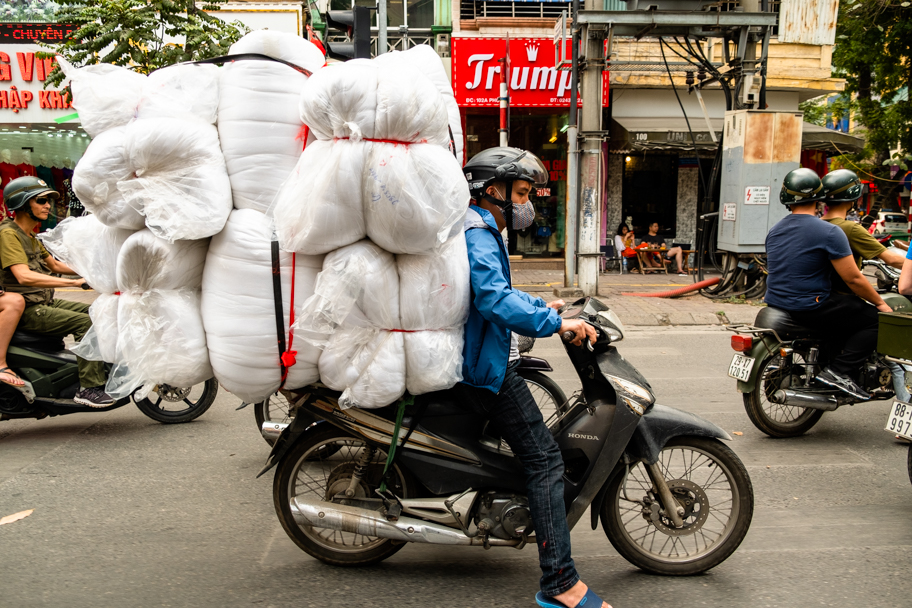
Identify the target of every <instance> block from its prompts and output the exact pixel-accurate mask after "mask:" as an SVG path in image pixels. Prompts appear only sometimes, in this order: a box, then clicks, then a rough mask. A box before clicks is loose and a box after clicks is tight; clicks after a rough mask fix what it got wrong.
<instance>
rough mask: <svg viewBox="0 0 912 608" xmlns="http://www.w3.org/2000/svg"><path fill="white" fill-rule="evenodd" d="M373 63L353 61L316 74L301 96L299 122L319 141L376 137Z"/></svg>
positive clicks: (360, 60) (375, 69)
mask: <svg viewBox="0 0 912 608" xmlns="http://www.w3.org/2000/svg"><path fill="white" fill-rule="evenodd" d="M378 77H379V70H378V69H377V64H376V63H375V62H374V61H371V60H368V59H356V60H354V61H346V62H345V63H342V64H336V65H333V66H332V67H330V68H328V69H325V70H320V71H319V72H316V73H315V74H314V75H313V76H311V77H310V79H309V80H308V81H307V86H305V87H304V91H303V92H302V93H301V99H300V103H301V106H300V113H301V119H302V120H303V121H304V124H306V125H307V126H308V127H310V128H311V129H312V130H313V132H314V134H315V135H316V136H317V138H318V139H327V140H329V139H334V138H349V137H351V138H354V139H356V140H357V139H360V138H376V137H380V135H379V134H378V133H377V132H376V131H375V128H374V123H375V122H376V117H377V78H378Z"/></svg>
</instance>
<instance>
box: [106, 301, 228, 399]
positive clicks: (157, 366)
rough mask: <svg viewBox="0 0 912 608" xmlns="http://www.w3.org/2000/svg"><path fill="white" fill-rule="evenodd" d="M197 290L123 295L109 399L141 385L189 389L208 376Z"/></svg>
mask: <svg viewBox="0 0 912 608" xmlns="http://www.w3.org/2000/svg"><path fill="white" fill-rule="evenodd" d="M199 297H200V296H199V292H197V291H191V290H187V289H181V290H168V291H163V290H152V291H146V292H125V293H122V294H121V295H120V296H119V303H118V314H117V317H118V318H117V323H118V331H119V336H118V350H119V355H120V360H119V362H118V365H117V366H115V368H114V369H113V370H112V372H111V375H110V377H109V378H108V383H107V385H106V386H105V391H106V392H107V393H108V394H109V395H111V396H112V397H114V398H121V397H125V396H127V395H129V394H131V393H132V392H133V391H134V390H135V389H137V388H139V387H142V386H149V385H155V384H168V385H171V386H174V387H190V386H193V385H195V384H199V383H200V382H204V381H206V380H208V379H209V378H211V377H212V368H211V367H210V365H209V353H208V350H207V349H206V334H205V332H204V331H203V321H202V318H201V317H200V302H199Z"/></svg>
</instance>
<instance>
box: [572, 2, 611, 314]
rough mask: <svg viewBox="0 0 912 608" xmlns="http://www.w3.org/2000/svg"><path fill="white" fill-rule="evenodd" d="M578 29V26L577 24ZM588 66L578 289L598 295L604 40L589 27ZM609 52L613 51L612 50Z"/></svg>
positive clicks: (594, 6)
mask: <svg viewBox="0 0 912 608" xmlns="http://www.w3.org/2000/svg"><path fill="white" fill-rule="evenodd" d="M602 6H603V3H602V1H601V0H586V10H599V9H601V8H602ZM574 26H576V23H574ZM587 29H588V32H587V35H586V36H585V40H584V43H585V58H586V65H585V69H584V70H583V74H582V79H581V80H582V82H581V85H582V89H583V111H582V120H580V134H581V136H582V140H583V141H582V145H581V146H580V160H579V165H580V166H579V173H580V178H579V219H578V222H579V247H578V250H579V255H578V257H579V263H578V264H577V267H578V270H577V272H578V274H579V288H580V289H581V290H582V291H583V293H584V294H585V295H587V296H594V295H597V294H598V256H599V254H600V251H599V225H600V223H601V217H602V209H601V193H602V182H603V180H604V178H603V176H602V166H603V162H602V134H601V131H602V70H603V68H604V57H603V49H604V41H603V39H602V38H601V37H600V36H598V35H597V34H598V32H593V31H592V29H591V28H587ZM609 52H610V51H609Z"/></svg>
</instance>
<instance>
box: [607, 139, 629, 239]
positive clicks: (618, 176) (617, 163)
mask: <svg viewBox="0 0 912 608" xmlns="http://www.w3.org/2000/svg"><path fill="white" fill-rule="evenodd" d="M605 179H606V183H605V190H606V192H607V196H606V197H605V217H606V219H605V222H606V226H607V230H606V232H607V233H608V234H607V242H608V243H609V244H611V245H613V244H614V235H615V233H616V232H617V227H618V225H619V224H620V223H621V222H623V221H624V217H623V214H622V206H623V191H624V156H623V155H622V154H609V155H608V175H606V176H605Z"/></svg>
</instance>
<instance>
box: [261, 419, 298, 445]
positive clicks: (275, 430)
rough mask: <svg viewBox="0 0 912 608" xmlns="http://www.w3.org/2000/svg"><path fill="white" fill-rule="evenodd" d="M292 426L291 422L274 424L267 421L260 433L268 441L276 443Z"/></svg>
mask: <svg viewBox="0 0 912 608" xmlns="http://www.w3.org/2000/svg"><path fill="white" fill-rule="evenodd" d="M290 424H291V423H290V422H272V421H270V420H266V421H264V422H263V426H261V427H260V433H261V434H262V435H263V438H264V439H266V440H267V441H275V440H277V439H278V438H279V435H281V434H282V431H284V430H285V429H287V428H288V425H290Z"/></svg>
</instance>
